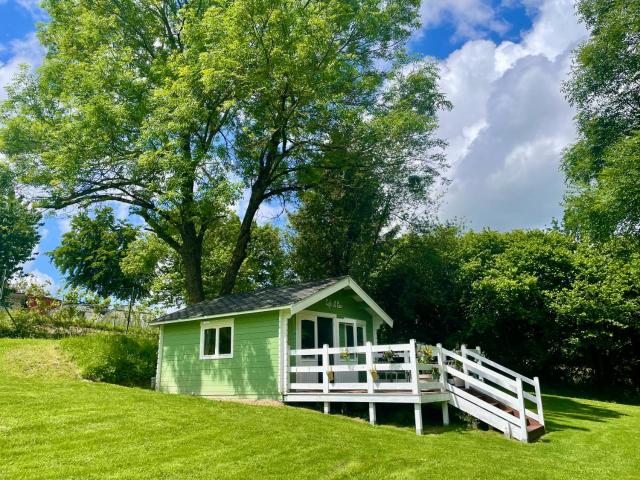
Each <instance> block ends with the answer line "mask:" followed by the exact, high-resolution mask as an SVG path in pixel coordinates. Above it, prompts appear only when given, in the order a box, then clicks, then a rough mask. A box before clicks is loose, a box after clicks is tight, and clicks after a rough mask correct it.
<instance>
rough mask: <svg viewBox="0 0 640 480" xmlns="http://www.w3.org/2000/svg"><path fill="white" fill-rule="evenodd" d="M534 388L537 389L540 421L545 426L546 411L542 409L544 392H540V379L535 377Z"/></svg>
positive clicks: (536, 396) (537, 407)
mask: <svg viewBox="0 0 640 480" xmlns="http://www.w3.org/2000/svg"><path fill="white" fill-rule="evenodd" d="M533 388H534V389H535V398H536V399H535V402H536V410H537V411H538V418H537V420H538V422H539V423H540V424H541V425H543V426H544V412H543V410H542V392H540V379H539V378H538V377H533Z"/></svg>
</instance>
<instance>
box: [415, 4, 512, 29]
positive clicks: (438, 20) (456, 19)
mask: <svg viewBox="0 0 640 480" xmlns="http://www.w3.org/2000/svg"><path fill="white" fill-rule="evenodd" d="M420 18H421V20H422V25H423V27H425V28H430V27H434V26H437V25H440V24H443V23H450V24H452V25H454V26H455V32H456V33H455V35H456V38H477V37H480V36H481V35H483V34H485V33H486V32H497V33H504V32H506V31H507V30H508V28H509V26H508V25H507V24H506V23H505V22H504V21H502V20H500V19H499V18H498V17H497V16H496V11H495V9H494V8H493V6H492V4H491V1H490V0H424V1H423V2H422V5H421V6H420Z"/></svg>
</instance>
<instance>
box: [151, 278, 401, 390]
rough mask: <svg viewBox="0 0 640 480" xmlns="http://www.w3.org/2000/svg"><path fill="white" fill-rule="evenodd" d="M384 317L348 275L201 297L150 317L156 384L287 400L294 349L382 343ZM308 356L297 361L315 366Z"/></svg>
mask: <svg viewBox="0 0 640 480" xmlns="http://www.w3.org/2000/svg"><path fill="white" fill-rule="evenodd" d="M383 322H386V323H387V324H388V325H389V326H392V325H393V321H392V320H391V318H390V317H389V316H388V315H387V314H386V313H385V312H384V311H383V310H382V309H381V308H380V307H379V306H378V305H377V304H376V303H375V302H374V301H373V300H372V299H371V298H370V297H369V296H368V295H367V294H366V293H365V292H364V291H363V290H362V288H360V287H359V286H358V285H357V284H356V283H355V282H354V281H353V279H352V278H350V277H341V278H331V279H327V280H322V281H317V282H310V283H303V284H298V285H291V286H284V287H279V288H269V289H263V290H258V291H255V292H249V293H238V294H233V295H227V296H224V297H220V298H216V299H214V300H211V301H206V302H202V303H199V304H197V305H193V306H190V307H187V308H185V309H183V310H179V311H177V312H174V313H170V314H168V315H165V316H163V317H160V318H158V319H156V320H155V321H154V322H153V325H158V326H159V327H160V348H159V353H158V367H157V373H156V388H157V389H159V390H160V391H163V392H170V393H187V394H191V395H201V396H207V397H238V398H247V399H272V400H282V399H283V394H284V393H285V388H286V382H287V380H288V378H287V376H286V375H285V374H284V372H285V368H286V367H287V363H286V360H287V359H286V358H285V357H286V355H287V352H288V351H289V350H290V349H301V348H302V349H308V348H319V347H322V346H323V345H328V346H329V347H330V348H333V347H343V348H344V347H354V346H363V345H365V342H366V341H370V342H372V343H377V331H378V328H380V326H381V325H382V323H383ZM305 357H309V358H305ZM305 357H302V358H300V359H298V363H299V364H300V365H305V364H307V365H311V364H313V365H314V366H317V359H316V358H315V356H305ZM336 360H337V362H338V363H339V362H343V363H348V362H350V359H348V358H345V359H343V358H340V357H338V358H337V359H336ZM345 375H346V376H348V374H346V373H345V374H343V376H345ZM298 376H299V377H300V376H301V377H304V376H305V375H298ZM306 376H307V377H312V376H314V375H313V374H307V375H306ZM317 376H318V375H317V373H316V374H315V377H317Z"/></svg>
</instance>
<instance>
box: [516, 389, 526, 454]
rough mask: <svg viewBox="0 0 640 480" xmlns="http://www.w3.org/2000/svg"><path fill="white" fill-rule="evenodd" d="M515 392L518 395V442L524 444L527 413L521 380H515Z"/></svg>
mask: <svg viewBox="0 0 640 480" xmlns="http://www.w3.org/2000/svg"><path fill="white" fill-rule="evenodd" d="M516 391H517V394H518V414H519V420H520V422H519V423H520V440H522V441H523V442H526V441H527V440H528V436H527V411H526V406H525V403H524V390H523V388H522V378H520V377H517V378H516Z"/></svg>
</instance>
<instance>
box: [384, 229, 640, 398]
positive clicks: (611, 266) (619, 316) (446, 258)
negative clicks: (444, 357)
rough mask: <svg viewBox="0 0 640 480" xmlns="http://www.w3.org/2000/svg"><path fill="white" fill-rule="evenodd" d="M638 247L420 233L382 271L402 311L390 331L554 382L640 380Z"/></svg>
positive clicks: (395, 308)
mask: <svg viewBox="0 0 640 480" xmlns="http://www.w3.org/2000/svg"><path fill="white" fill-rule="evenodd" d="M639 258H640V257H639V254H638V248H637V244H636V243H634V242H631V241H629V240H623V239H616V240H612V241H610V242H608V243H606V244H604V245H602V246H601V247H600V248H594V246H593V245H590V244H588V243H580V242H576V241H575V240H574V239H573V237H571V236H569V235H566V234H563V233H561V232H558V231H547V232H545V231H538V230H533V231H513V232H508V233H498V232H493V231H483V232H479V233H474V232H469V233H464V234H463V233H460V232H459V231H458V230H457V229H455V228H453V227H449V228H438V229H435V230H433V231H431V232H428V233H424V234H420V235H418V234H410V235H406V236H404V237H403V238H401V239H400V240H399V242H398V248H397V249H396V251H395V253H394V255H393V257H392V258H391V259H390V260H389V262H388V263H387V264H385V265H384V266H383V267H382V268H379V271H378V272H377V273H376V274H375V275H374V277H373V279H372V290H373V293H374V297H375V298H376V299H379V300H380V303H381V305H382V306H383V307H384V308H385V310H386V311H388V312H390V313H391V314H392V316H393V317H394V320H395V324H394V328H393V330H388V329H387V330H385V331H384V332H383V335H382V336H383V338H384V339H385V341H386V340H389V341H395V340H401V341H405V340H407V339H409V338H415V339H417V340H418V341H423V342H427V343H431V344H434V343H437V342H442V343H443V344H447V345H459V344H461V343H466V344H467V345H481V346H482V349H483V350H484V351H486V352H487V355H488V356H489V357H490V358H493V359H495V360H497V361H500V362H501V363H504V364H505V365H508V366H510V367H511V368H514V369H516V370H520V371H523V372H526V373H528V374H530V375H539V376H541V378H542V379H543V381H545V382H547V383H550V382H553V383H559V382H569V383H572V382H573V383H592V384H598V385H605V384H619V385H625V386H626V387H629V388H634V385H638V382H639V381H640V362H639V359H638V354H637V352H638V351H640V322H639V321H638V318H640V275H638V271H639V269H640V263H639V262H640V260H639Z"/></svg>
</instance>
